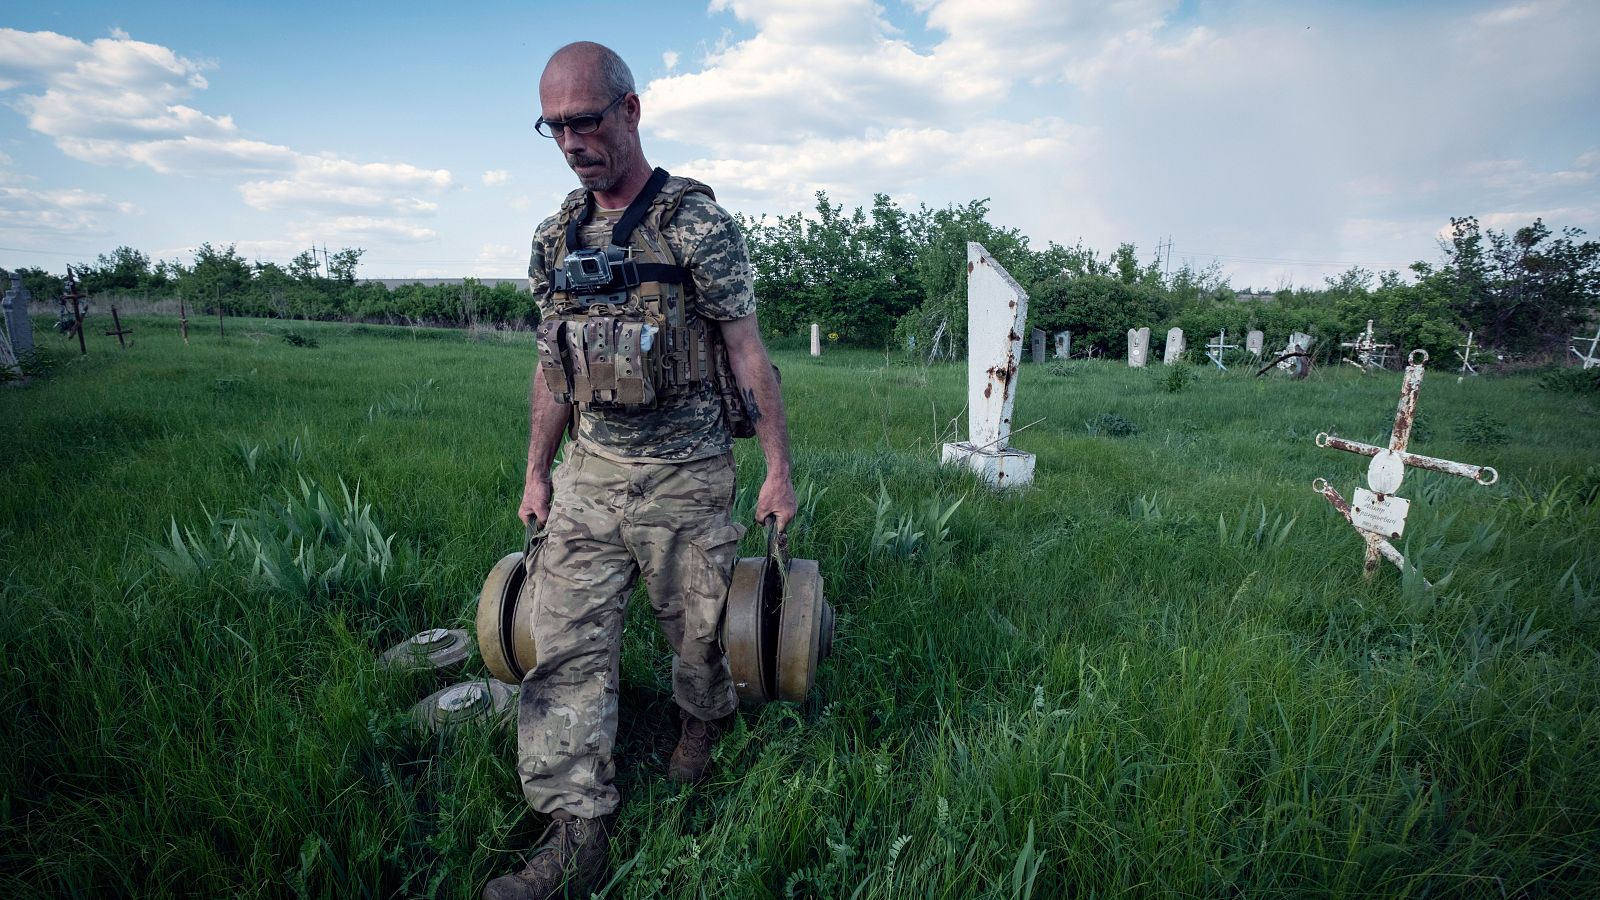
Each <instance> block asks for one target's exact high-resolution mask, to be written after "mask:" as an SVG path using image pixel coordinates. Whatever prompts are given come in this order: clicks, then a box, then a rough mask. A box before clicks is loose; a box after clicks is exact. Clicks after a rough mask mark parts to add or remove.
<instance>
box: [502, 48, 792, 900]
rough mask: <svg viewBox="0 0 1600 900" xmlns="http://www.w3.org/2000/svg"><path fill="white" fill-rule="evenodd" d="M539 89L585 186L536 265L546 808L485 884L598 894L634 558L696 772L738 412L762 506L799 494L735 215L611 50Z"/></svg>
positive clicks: (538, 765) (682, 747)
mask: <svg viewBox="0 0 1600 900" xmlns="http://www.w3.org/2000/svg"><path fill="white" fill-rule="evenodd" d="M539 102H540V106H541V110H540V112H541V115H540V119H539V122H538V125H537V127H538V130H539V132H540V133H541V134H544V135H545V136H547V137H551V138H554V140H555V142H556V145H557V146H558V147H559V148H560V149H561V152H562V154H563V155H564V156H565V158H566V161H567V165H568V166H570V167H571V168H572V170H573V172H575V173H576V174H577V176H578V180H579V181H580V182H581V183H582V185H583V190H581V191H574V192H573V193H572V194H571V195H570V196H569V197H568V199H567V201H566V202H565V203H563V204H562V207H561V209H560V211H559V212H558V213H557V214H556V215H555V216H553V217H551V218H550V219H547V220H546V221H545V222H544V223H543V224H542V225H540V227H539V230H538V232H537V234H536V235H535V237H534V241H533V254H532V259H531V260H530V262H529V266H528V278H529V283H530V286H531V288H532V290H533V293H534V295H535V296H536V297H537V298H538V301H539V306H540V312H541V317H542V321H541V323H540V328H539V345H540V363H539V367H538V369H537V370H536V371H535V373H534V377H533V389H532V398H531V407H532V427H531V434H530V437H529V442H528V470H527V481H526V486H525V489H524V491H523V497H522V508H521V515H522V518H523V520H524V521H527V522H529V524H530V525H532V524H533V523H534V522H535V521H536V522H537V523H538V525H539V526H541V527H542V528H543V531H544V534H545V538H544V541H543V543H542V544H540V545H539V549H538V550H537V551H536V553H535V556H534V558H533V560H532V561H531V564H530V570H529V580H530V581H531V582H532V584H533V588H532V589H533V591H534V595H533V597H534V615H533V623H534V624H533V631H534V634H533V639H534V646H535V650H536V652H537V658H538V661H537V663H536V664H535V666H534V668H533V669H532V670H531V671H530V672H528V674H527V676H526V677H525V678H524V679H523V682H522V692H521V698H520V700H519V704H518V709H517V755H518V766H517V769H518V772H519V774H520V776H521V780H522V788H523V793H524V794H525V795H526V796H527V799H528V802H529V803H530V804H531V805H532V806H533V808H534V810H535V811H537V812H540V813H545V814H549V815H550V816H551V817H552V821H551V825H550V829H549V831H547V832H546V839H545V840H543V841H542V843H541V846H539V847H538V848H537V849H536V850H535V852H534V854H533V856H532V857H531V859H530V860H529V862H528V865H527V866H526V868H524V869H522V870H521V871H519V872H516V873H514V874H511V875H506V876H502V877H500V878H496V879H494V880H493V881H491V882H489V884H488V885H487V886H486V887H485V888H484V892H483V895H484V897H485V898H487V900H504V898H544V897H550V896H561V895H563V894H564V895H567V896H584V897H586V896H588V893H589V891H590V890H591V889H592V888H593V887H594V886H596V883H597V882H598V880H599V877H600V876H601V875H602V874H603V873H604V872H605V868H606V862H607V858H608V846H609V845H608V836H607V827H608V825H607V822H608V820H609V817H610V816H611V814H612V813H613V812H614V811H615V810H616V808H617V805H618V803H619V801H620V797H619V796H618V794H617V790H616V788H615V787H614V786H613V785H612V778H613V776H614V774H615V767H614V765H613V762H612V746H613V743H614V741H615V737H616V729H617V667H618V657H619V655H620V651H621V643H622V621H623V611H624V608H625V605H626V603H627V600H628V595H629V594H630V592H631V591H632V588H633V586H634V584H635V582H636V581H637V580H638V578H639V577H640V576H641V575H642V576H643V577H644V580H645V585H646V587H647V588H648V590H649V593H650V603H651V608H652V609H653V610H654V611H655V614H656V619H657V622H658V623H659V624H660V626H661V629H662V631H663V632H664V633H665V634H666V636H667V640H668V643H670V644H671V646H672V651H673V662H672V687H673V699H674V701H675V702H676V704H677V706H678V708H679V715H680V717H681V719H682V735H681V737H680V739H679V742H678V746H677V749H676V750H675V751H674V752H673V755H672V760H671V762H670V764H669V766H668V775H669V777H671V778H672V779H673V780H675V781H678V782H681V783H689V782H693V781H696V780H698V779H699V778H700V777H701V776H702V775H704V773H705V771H706V769H707V767H708V766H709V764H710V757H711V750H712V747H713V745H714V744H715V742H716V740H717V739H718V738H719V737H720V736H721V734H722V732H723V730H724V729H725V728H726V726H727V723H729V722H730V721H731V719H732V716H733V713H734V710H735V707H736V705H737V702H738V700H737V696H736V694H735V691H734V685H733V681H732V678H731V677H730V675H729V672H728V664H727V660H726V658H725V657H724V656H723V653H722V648H721V646H720V644H719V641H718V626H719V624H720V622H721V619H722V608H723V604H724V603H725V601H726V596H727V591H728V581H729V578H730V577H731V573H732V568H733V563H734V557H735V554H736V551H737V548H738V542H739V538H740V536H741V535H743V533H744V527H743V526H742V525H739V524H736V523H734V522H733V521H732V519H731V516H730V509H731V506H732V500H733V492H734V475H733V454H732V446H733V437H732V432H733V431H739V432H741V433H746V434H748V433H750V432H752V431H753V433H754V436H755V437H756V438H757V439H758V440H759V442H760V445H761V451H762V454H763V455H764V456H765V458H766V478H765V480H764V481H763V482H762V484H761V490H760V492H759V494H758V496H757V499H756V509H755V514H756V519H757V520H758V521H763V522H764V521H766V520H767V519H768V517H776V519H777V522H778V526H779V527H780V528H782V527H783V526H784V525H785V524H787V523H788V521H789V520H790V519H792V518H793V516H794V513H795V497H794V489H793V486H792V485H791V484H790V481H789V449H788V441H789V439H788V429H787V426H786V424H785V417H784V411H783V401H782V399H781V397H780V395H779V391H778V383H777V378H776V375H775V371H774V369H773V367H772V363H771V361H770V360H769V359H768V357H767V351H766V348H765V347H763V346H762V343H761V339H760V336H759V333H758V332H757V329H756V316H755V294H754V288H753V284H752V280H751V273H750V265H749V260H748V257H747V255H746V252H745V246H744V241H743V238H742V237H741V235H740V233H739V231H738V228H737V227H736V225H735V224H734V222H733V220H732V218H731V217H730V216H729V215H728V213H727V212H726V211H725V210H723V209H722V208H721V207H720V206H718V205H717V204H716V203H715V202H714V200H713V198H712V197H711V194H710V189H709V188H706V187H705V186H704V185H701V184H699V183H698V182H694V181H691V180H688V179H682V178H672V177H669V176H667V174H666V173H665V172H664V171H662V170H659V169H655V170H653V169H652V168H651V166H650V164H649V163H648V162H646V161H645V156H644V150H643V148H642V146H641V144H640V140H639V119H640V104H639V95H638V94H637V93H635V90H634V83H633V76H632V74H631V73H630V72H629V70H628V67H627V65H626V64H625V63H623V61H622V59H621V58H620V57H618V56H617V55H616V54H615V53H613V52H612V51H611V50H609V49H607V48H605V47H602V46H600V45H599V44H593V43H587V42H585V43H576V44H569V45H567V46H565V47H563V48H561V49H560V50H558V51H556V53H555V54H554V55H553V56H551V57H550V61H549V62H548V63H547V64H546V65H545V69H544V74H543V75H542V77H541V78H540V79H539ZM719 376H720V377H719ZM574 409H575V410H576V415H574V414H573V411H574ZM569 421H570V422H571V424H572V426H573V433H574V440H573V441H572V442H571V443H570V444H569V445H568V450H567V455H566V458H565V459H564V461H563V462H562V464H561V466H560V467H559V468H558V469H557V470H556V471H555V474H554V478H552V477H551V474H550V465H551V462H552V460H553V459H554V457H555V452H556V448H557V446H558V445H559V444H560V442H561V436H562V433H563V431H566V430H568V429H569Z"/></svg>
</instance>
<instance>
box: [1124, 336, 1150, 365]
mask: <svg viewBox="0 0 1600 900" xmlns="http://www.w3.org/2000/svg"><path fill="white" fill-rule="evenodd" d="M1149 357H1150V329H1149V328H1129V329H1128V368H1130V369H1142V368H1144V363H1145V360H1146V359H1148V358H1149Z"/></svg>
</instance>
